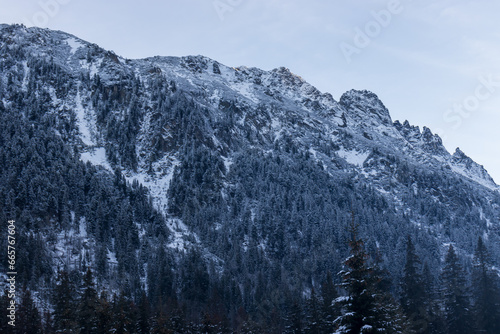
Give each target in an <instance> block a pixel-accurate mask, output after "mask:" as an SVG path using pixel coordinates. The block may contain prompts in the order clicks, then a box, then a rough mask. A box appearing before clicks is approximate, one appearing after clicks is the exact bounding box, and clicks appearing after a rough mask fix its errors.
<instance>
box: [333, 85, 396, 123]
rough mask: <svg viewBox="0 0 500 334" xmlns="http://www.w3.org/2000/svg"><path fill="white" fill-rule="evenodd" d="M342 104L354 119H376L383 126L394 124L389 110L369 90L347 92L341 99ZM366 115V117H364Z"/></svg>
mask: <svg viewBox="0 0 500 334" xmlns="http://www.w3.org/2000/svg"><path fill="white" fill-rule="evenodd" d="M340 104H341V105H342V106H343V107H344V108H345V109H346V110H347V112H348V113H349V114H351V115H352V116H353V117H354V118H359V117H361V118H363V116H364V115H366V116H368V117H370V118H374V117H375V118H376V119H377V120H378V121H381V122H382V123H383V124H386V125H390V124H392V120H391V116H390V114H389V110H387V108H386V107H385V105H384V104H383V103H382V101H380V99H379V98H378V96H377V95H376V94H374V93H372V92H370V91H368V90H355V89H352V90H350V91H348V92H345V93H344V94H343V95H342V96H341V97H340ZM362 114H364V115H362Z"/></svg>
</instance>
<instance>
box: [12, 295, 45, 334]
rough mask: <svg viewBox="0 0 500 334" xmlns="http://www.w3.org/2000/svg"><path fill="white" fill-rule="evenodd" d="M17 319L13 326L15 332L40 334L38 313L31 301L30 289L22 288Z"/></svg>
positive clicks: (40, 323) (40, 327)
mask: <svg viewBox="0 0 500 334" xmlns="http://www.w3.org/2000/svg"><path fill="white" fill-rule="evenodd" d="M17 319H18V320H17V322H16V328H15V329H16V332H17V333H30V334H41V333H42V332H43V331H42V321H41V317H40V313H39V312H38V309H37V307H36V305H35V303H34V302H33V298H32V297H31V292H30V290H24V291H23V293H22V297H21V303H20V304H19V311H18V314H17Z"/></svg>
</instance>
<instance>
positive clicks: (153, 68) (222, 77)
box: [0, 25, 500, 291]
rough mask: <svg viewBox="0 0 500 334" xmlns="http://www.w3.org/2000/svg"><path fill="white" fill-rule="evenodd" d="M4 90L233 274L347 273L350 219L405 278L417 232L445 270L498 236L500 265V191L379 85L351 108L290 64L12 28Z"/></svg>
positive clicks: (6, 98)
mask: <svg viewBox="0 0 500 334" xmlns="http://www.w3.org/2000/svg"><path fill="white" fill-rule="evenodd" d="M0 97H1V99H0V101H1V104H2V106H3V108H4V109H5V110H8V111H9V112H15V113H17V114H18V115H19V117H20V118H21V119H23V121H25V122H27V123H28V124H31V125H32V126H33V127H36V126H43V127H44V129H45V130H46V131H48V132H50V133H52V134H55V135H56V136H57V137H58V138H60V139H62V140H63V141H64V143H65V145H67V147H68V150H69V151H71V152H72V153H73V154H74V155H75V156H76V157H78V158H79V159H80V160H82V161H84V162H90V163H91V164H93V165H95V166H101V167H102V169H100V171H101V172H102V173H103V174H105V175H111V176H113V175H115V177H118V176H116V175H119V176H120V177H124V178H125V179H126V180H127V181H128V182H129V183H130V184H132V185H134V187H135V188H138V187H139V186H138V185H139V184H140V185H142V186H144V187H146V188H147V190H148V194H149V195H150V196H151V201H152V203H153V205H154V206H155V207H156V208H157V209H158V211H159V212H161V214H162V216H163V217H164V218H165V225H166V226H167V227H168V229H169V231H170V234H169V235H168V238H167V240H166V242H165V245H163V246H165V248H166V249H167V250H168V251H171V252H178V253H181V254H182V253H183V252H185V251H186V250H188V249H190V248H193V247H194V248H197V249H200V250H201V252H202V254H203V258H204V259H206V260H207V261H208V262H211V263H212V264H214V268H216V269H214V271H216V272H217V273H219V274H220V273H221V272H224V271H225V270H227V271H228V272H229V273H230V275H233V276H235V277H245V275H250V276H251V275H257V274H255V272H256V271H258V269H255V268H254V267H259V266H260V265H264V264H263V263H267V264H266V265H269V266H270V267H272V266H274V265H276V264H282V265H281V267H282V268H283V269H282V270H284V271H286V270H289V271H292V270H295V269H296V270H298V271H300V275H303V277H305V278H304V279H305V280H309V282H311V281H314V280H315V278H317V277H319V276H320V275H323V274H324V272H325V270H331V271H332V272H338V270H337V269H339V268H337V267H336V266H338V265H339V263H340V262H341V259H342V258H343V257H344V255H345V252H346V249H347V248H346V245H345V240H346V234H347V232H346V230H345V226H346V221H347V220H349V219H350V218H349V217H350V215H349V213H348V212H349V211H351V210H354V211H355V212H356V213H357V215H358V216H357V217H358V218H357V219H359V221H360V233H361V234H362V235H363V236H366V238H367V245H368V248H369V249H370V250H371V251H373V252H372V253H374V252H375V251H376V250H380V251H382V253H383V254H386V257H385V258H384V259H383V261H384V263H385V264H386V265H387V267H388V268H389V270H390V271H391V275H392V276H393V278H395V279H396V280H397V278H398V277H399V275H400V269H399V268H401V267H402V266H401V264H402V262H403V259H402V257H401V254H403V253H404V251H403V248H404V245H405V240H406V235H407V234H411V235H415V236H417V237H418V241H417V250H418V251H419V252H420V255H421V257H422V258H423V259H424V260H425V261H427V262H428V263H429V264H430V267H431V269H432V270H433V274H435V276H437V272H438V270H437V268H438V267H439V264H440V256H441V255H442V253H443V252H444V250H445V247H444V246H446V245H449V244H450V243H454V244H456V245H457V249H458V252H459V254H460V255H462V257H463V259H464V261H465V262H466V261H468V260H467V259H468V258H469V257H468V256H469V255H470V254H472V252H473V247H474V244H475V241H476V240H477V236H484V237H485V239H487V240H489V245H490V247H491V248H492V252H493V254H494V257H495V258H497V259H500V246H498V245H500V243H498V242H496V241H498V240H499V239H500V225H499V224H498V219H499V217H500V194H499V186H498V185H496V184H495V182H494V181H493V179H492V178H491V177H490V176H489V174H488V172H487V171H486V170H485V169H484V168H483V167H482V166H481V165H479V164H478V163H476V162H474V161H473V160H472V159H470V158H469V157H467V156H466V154H465V153H463V152H462V151H461V150H459V149H457V150H456V152H455V153H454V154H450V153H449V152H448V151H447V150H446V149H445V147H444V146H443V143H442V140H441V138H440V137H439V136H438V135H436V134H433V133H432V131H431V130H430V129H429V128H427V127H423V129H422V130H421V129H420V128H419V127H417V126H412V125H410V124H409V123H408V122H407V121H404V122H400V121H393V120H392V118H391V116H390V113H389V110H388V109H387V108H386V107H385V106H384V104H383V102H382V101H380V99H379V98H378V97H377V95H376V94H375V93H373V92H369V91H365V90H350V91H348V92H346V93H344V94H343V95H342V96H341V97H340V99H338V101H337V100H336V99H335V98H334V97H333V96H332V95H331V94H329V93H322V92H320V91H319V90H318V89H316V88H315V87H314V86H312V85H311V84H309V83H307V82H306V81H305V80H304V79H302V78H301V77H300V76H298V75H296V74H293V73H292V72H291V71H290V70H289V69H286V68H283V67H281V68H277V69H273V70H270V71H265V70H261V69H258V68H248V67H244V66H240V67H230V66H226V65H223V64H221V63H219V62H217V61H215V60H212V59H209V58H207V57H204V56H186V57H159V56H157V57H151V58H146V59H135V60H130V59H125V58H123V57H120V56H118V55H116V54H114V53H113V52H111V51H107V50H104V49H102V48H100V47H99V46H97V45H95V44H91V43H88V42H86V41H83V40H81V39H79V38H77V37H75V36H72V35H70V34H67V33H64V32H59V31H51V30H46V29H39V28H26V27H23V26H19V25H13V26H10V25H0ZM47 159H49V158H47ZM85 189H86V188H85ZM61 207H62V204H61ZM85 218H86V217H85ZM43 219H45V220H46V221H49V222H54V224H55V225H56V223H55V221H57V219H56V218H50V217H49V218H47V217H44V218H43ZM51 219H53V220H51ZM88 220H89V219H87V218H86V219H84V220H82V221H83V222H85V221H88ZM135 223H136V225H137V231H136V232H137V235H138V238H137V239H138V240H140V242H139V243H140V244H141V245H142V244H147V243H148V240H147V235H146V234H145V232H142V231H144V230H145V227H144V226H143V225H144V224H142V225H141V224H139V223H138V222H135ZM82 224H83V223H82ZM86 231H89V232H88V233H87V232H86V233H85V237H86V238H88V240H90V239H91V237H92V232H90V231H91V228H90V227H89V228H87V230H86ZM113 233H114V232H113ZM134 233H135V232H134ZM60 234H61V235H62V234H63V233H62V232H61V233H60ZM113 238H114V236H113ZM96 239H98V238H96ZM86 240H87V239H86ZM99 242H101V241H99ZM495 245H496V246H495ZM370 247H371V248H370ZM495 247H496V248H495ZM105 248H107V249H108V251H109V254H115V252H114V249H115V248H116V246H115V245H114V244H113V243H109V244H106V246H105ZM90 252H91V251H90ZM254 252H255V253H254ZM256 254H258V256H257V255H256ZM93 256H94V255H92V256H90V258H91V260H92V259H93ZM111 257H112V258H113V261H112V262H113V263H115V262H116V261H118V262H119V261H120V260H119V257H118V260H116V259H115V256H114V255H113V256H111ZM256 258H258V259H259V261H257V260H255V259H256ZM176 259H177V258H176ZM251 261H257V262H258V263H257V264H255V263H253V262H252V264H248V263H250V262H251ZM266 261H267V262H266ZM247 262H248V263H247ZM241 263H245V265H244V268H245V269H244V270H248V271H249V272H251V274H249V273H248V272H243V271H244V270H243V269H241V268H242V266H243V265H242V264H241ZM285 264H286V265H285ZM278 267H280V266H278ZM248 268H251V269H248ZM290 268H295V269H290ZM252 270H255V271H252ZM302 271H304V272H302ZM138 275H139V276H140V275H142V274H138ZM239 275H240V276H239ZM297 275H299V274H297ZM285 276H286V275H285ZM287 277H293V275H292V274H290V275H289V276H287ZM140 278H141V280H143V281H147V279H146V278H145V277H144V276H140ZM242 280H243V278H242ZM289 281H290V284H291V285H293V284H296V283H295V282H294V280H293V279H292V278H290V279H289ZM307 284H309V283H307ZM308 288H309V287H308ZM297 289H299V288H298V287H297ZM252 291H253V290H252Z"/></svg>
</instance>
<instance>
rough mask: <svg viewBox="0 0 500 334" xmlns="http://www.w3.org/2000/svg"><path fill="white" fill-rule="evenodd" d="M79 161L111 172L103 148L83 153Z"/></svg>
mask: <svg viewBox="0 0 500 334" xmlns="http://www.w3.org/2000/svg"><path fill="white" fill-rule="evenodd" d="M80 160H82V161H83V162H90V163H91V164H93V165H96V166H102V167H104V168H106V169H107V170H109V171H113V169H112V168H111V165H110V164H109V163H108V160H107V159H106V149H105V148H104V147H95V148H91V149H90V150H89V151H88V152H83V153H82V154H81V155H80Z"/></svg>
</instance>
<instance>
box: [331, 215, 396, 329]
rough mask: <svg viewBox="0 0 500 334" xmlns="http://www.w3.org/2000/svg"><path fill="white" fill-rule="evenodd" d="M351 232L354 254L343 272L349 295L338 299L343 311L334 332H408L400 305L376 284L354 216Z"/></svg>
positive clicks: (343, 285) (375, 277)
mask: <svg viewBox="0 0 500 334" xmlns="http://www.w3.org/2000/svg"><path fill="white" fill-rule="evenodd" d="M350 232H351V240H350V241H349V249H350V253H351V255H350V256H349V257H348V258H347V259H346V260H345V262H344V266H345V269H344V270H342V271H341V272H340V275H341V276H342V280H343V283H342V284H341V287H342V288H343V289H344V290H345V291H346V292H347V296H345V297H339V298H337V300H336V302H337V303H338V304H340V305H341V312H342V314H341V316H339V317H338V318H337V319H336V320H335V323H336V324H337V325H338V328H337V331H336V332H335V333H336V334H359V333H405V332H406V329H405V328H406V323H405V321H404V318H403V316H402V314H401V311H400V310H399V307H398V305H397V304H396V303H395V301H394V300H392V298H391V297H390V296H389V295H388V294H386V293H384V292H383V291H380V290H379V289H378V287H377V283H378V282H379V281H380V277H378V276H377V275H375V274H374V272H375V269H374V267H372V266H370V265H369V264H368V259H369V256H368V254H367V253H366V250H365V247H364V242H363V240H362V239H360V238H358V226H357V225H356V224H355V223H354V217H353V219H352V222H351V225H350Z"/></svg>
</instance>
